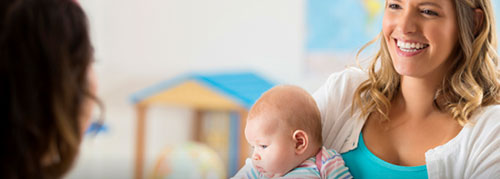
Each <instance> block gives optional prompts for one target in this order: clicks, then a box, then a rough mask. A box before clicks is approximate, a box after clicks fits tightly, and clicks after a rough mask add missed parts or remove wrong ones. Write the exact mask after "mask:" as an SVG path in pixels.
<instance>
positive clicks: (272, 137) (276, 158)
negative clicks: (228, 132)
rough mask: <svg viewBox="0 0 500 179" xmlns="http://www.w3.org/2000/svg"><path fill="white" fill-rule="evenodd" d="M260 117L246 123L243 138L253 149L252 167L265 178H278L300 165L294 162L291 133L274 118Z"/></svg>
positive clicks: (293, 146)
mask: <svg viewBox="0 0 500 179" xmlns="http://www.w3.org/2000/svg"><path fill="white" fill-rule="evenodd" d="M269 117H270V116H267V115H260V116H257V117H255V118H253V119H251V120H248V121H247V124H246V127H245V137H246V139H247V141H248V142H249V143H250V145H251V146H252V148H253V153H252V162H253V165H254V167H255V168H256V169H257V170H258V171H259V172H260V173H262V174H264V175H265V176H266V177H270V178H271V177H279V176H282V175H284V174H286V173H287V172H289V171H290V170H291V169H293V168H295V167H296V166H297V165H299V164H300V163H297V161H296V155H295V142H294V140H293V138H292V134H293V131H291V130H288V129H286V127H284V126H283V124H281V125H280V122H279V121H278V120H277V119H276V118H269Z"/></svg>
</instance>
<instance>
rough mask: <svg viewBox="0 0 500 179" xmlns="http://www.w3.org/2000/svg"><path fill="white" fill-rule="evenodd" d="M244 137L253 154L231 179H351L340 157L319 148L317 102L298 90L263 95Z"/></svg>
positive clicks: (289, 88)
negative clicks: (280, 178) (281, 178)
mask: <svg viewBox="0 0 500 179" xmlns="http://www.w3.org/2000/svg"><path fill="white" fill-rule="evenodd" d="M245 137H246V139H247V141H248V143H250V145H251V146H252V148H253V154H252V156H251V159H247V160H246V164H245V166H243V168H241V169H240V171H239V172H238V173H237V174H236V175H235V176H234V177H233V178H276V177H283V178H352V176H351V174H350V173H349V171H348V168H347V167H346V166H345V165H344V161H343V160H342V157H341V156H340V154H338V153H337V152H336V151H334V150H327V149H325V148H324V147H323V146H322V137H321V118H320V113H319V110H318V108H317V106H316V102H315V101H314V99H313V98H312V97H311V95H309V93H308V92H306V91H305V90H303V89H301V88H299V87H295V86H288V85H282V86H277V87H274V88H272V89H270V90H269V91H267V92H265V93H264V94H263V95H262V96H261V97H260V99H259V100H258V101H257V102H256V103H255V104H254V105H253V107H252V109H250V112H249V113H248V118H247V124H246V127H245Z"/></svg>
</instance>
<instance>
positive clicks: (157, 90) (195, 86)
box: [131, 72, 274, 110]
mask: <svg viewBox="0 0 500 179" xmlns="http://www.w3.org/2000/svg"><path fill="white" fill-rule="evenodd" d="M273 86H274V83H272V82H270V81H269V80H266V79H265V78H263V77H261V76H259V75H257V74H255V73H252V72H238V73H217V74H187V75H183V76H181V77H178V78H174V79H171V80H166V81H163V82H161V83H158V84H156V85H153V86H150V87H148V88H146V89H143V90H141V91H139V92H136V93H134V94H132V96H131V99H132V102H133V103H135V104H154V103H165V104H174V105H184V106H188V107H193V108H201V109H220V110H227V109H241V108H246V109H249V108H250V107H251V106H252V105H253V103H254V102H255V101H256V100H257V99H258V98H259V97H260V95H261V94H262V93H263V92H265V91H266V90H268V89H270V88H271V87H273Z"/></svg>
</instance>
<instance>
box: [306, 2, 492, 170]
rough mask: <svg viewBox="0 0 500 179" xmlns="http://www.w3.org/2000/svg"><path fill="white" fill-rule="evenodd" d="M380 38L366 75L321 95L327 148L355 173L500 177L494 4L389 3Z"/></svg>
mask: <svg viewBox="0 0 500 179" xmlns="http://www.w3.org/2000/svg"><path fill="white" fill-rule="evenodd" d="M379 37H380V44H381V45H380V47H381V48H380V50H379V51H378V53H377V54H376V56H375V58H374V59H373V60H372V63H371V65H370V67H369V68H368V72H364V71H361V70H359V69H348V70H345V71H343V72H341V73H338V74H333V75H332V76H331V77H330V78H329V79H328V81H327V83H326V84H325V85H324V86H323V87H321V88H320V89H319V90H318V91H317V92H316V93H315V99H316V101H317V103H318V106H319V108H320V111H321V115H322V116H321V117H322V121H323V122H322V124H323V136H324V143H325V145H326V146H328V147H331V148H333V149H336V150H338V151H340V153H342V156H343V157H344V160H345V161H346V164H347V166H348V167H349V168H350V171H351V173H352V175H353V176H354V177H355V178H365V177H371V178H377V177H382V178H426V177H429V178H498V177H500V163H499V162H498V161H499V160H500V152H499V151H497V150H496V149H497V148H499V147H500V118H498V116H500V105H499V104H500V72H499V70H498V69H497V65H498V56H497V54H496V45H497V39H496V33H495V20H494V16H493V11H492V5H491V2H490V1H489V0H387V1H386V6H385V11H384V17H383V23H382V32H381V33H380V36H379ZM357 119H361V120H357Z"/></svg>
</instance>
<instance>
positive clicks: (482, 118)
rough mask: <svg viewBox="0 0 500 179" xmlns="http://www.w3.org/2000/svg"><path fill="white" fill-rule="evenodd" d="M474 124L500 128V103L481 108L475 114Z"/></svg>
mask: <svg viewBox="0 0 500 179" xmlns="http://www.w3.org/2000/svg"><path fill="white" fill-rule="evenodd" d="M472 124H473V125H478V126H482V127H496V128H500V104H495V105H489V106H485V107H482V108H480V109H479V110H478V111H477V113H476V114H475V115H474V116H473V118H472Z"/></svg>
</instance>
